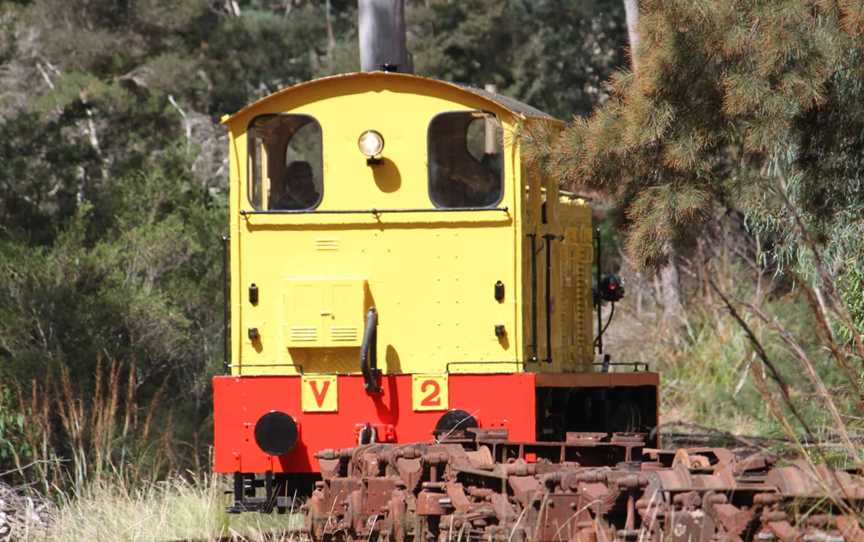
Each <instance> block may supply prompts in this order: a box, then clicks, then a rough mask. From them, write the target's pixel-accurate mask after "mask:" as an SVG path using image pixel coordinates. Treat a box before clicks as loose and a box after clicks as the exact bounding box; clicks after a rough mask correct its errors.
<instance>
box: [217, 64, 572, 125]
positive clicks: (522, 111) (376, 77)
mask: <svg viewBox="0 0 864 542" xmlns="http://www.w3.org/2000/svg"><path fill="white" fill-rule="evenodd" d="M388 78H389V79H395V78H402V79H403V80H405V79H407V80H415V81H420V82H424V83H428V84H429V85H430V87H435V86H441V87H446V88H449V89H451V90H452V89H456V90H459V91H460V92H467V93H471V94H474V95H476V96H480V97H481V98H483V99H485V100H487V101H489V102H491V103H493V104H495V105H497V106H498V107H500V108H502V109H505V110H506V111H508V112H510V113H512V114H513V115H516V116H518V117H523V118H534V119H547V120H557V119H555V117H553V116H552V115H549V114H548V113H545V112H543V111H541V110H539V109H537V108H536V107H533V106H530V105H528V104H526V103H524V102H520V101H519V100H516V99H514V98H510V97H509V96H504V95H503V94H498V93H494V92H489V91H487V90H484V89H481V88H476V87H471V86H468V85H462V84H457V83H450V82H448V81H441V80H440V79H432V78H429V77H422V76H419V75H413V74H407V73H399V72H382V71H374V72H354V73H345V74H339V75H331V76H329V77H322V78H320V79H313V80H311V81H306V82H303V83H299V84H296V85H292V86H290V87H285V88H283V89H281V90H278V91H276V92H274V93H273V94H270V95H269V96H265V97H263V98H261V99H259V100H257V101H255V102H253V103H251V104H249V105H247V106H246V107H244V108H243V109H241V110H239V111H237V112H236V113H234V114H233V115H230V116H226V117H223V118H222V123H223V124H225V123H230V122H231V121H232V120H233V119H235V118H237V117H239V116H241V115H243V114H245V113H247V112H249V111H251V110H254V109H257V108H258V107H260V106H262V105H264V104H265V103H267V102H269V101H270V100H272V99H274V98H276V97H277V96H282V95H285V94H288V93H293V92H295V91H297V90H300V89H305V88H308V87H312V86H317V85H328V86H329V85H334V84H337V85H338V84H339V83H340V82H347V81H355V80H363V79H368V80H369V81H370V83H373V82H374V83H379V84H380V83H381V82H383V81H386V80H387V79H388Z"/></svg>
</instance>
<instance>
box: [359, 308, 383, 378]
mask: <svg viewBox="0 0 864 542" xmlns="http://www.w3.org/2000/svg"><path fill="white" fill-rule="evenodd" d="M377 342H378V311H377V310H375V307H369V311H368V312H367V313H366V330H365V331H364V332H363V343H362V344H361V345H360V372H361V373H363V383H364V384H365V386H366V391H367V392H368V393H381V386H380V385H379V384H378V377H379V376H381V371H379V370H378V349H377V348H376V344H377Z"/></svg>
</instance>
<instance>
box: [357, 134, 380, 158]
mask: <svg viewBox="0 0 864 542" xmlns="http://www.w3.org/2000/svg"><path fill="white" fill-rule="evenodd" d="M357 146H358V147H360V152H362V153H363V154H364V155H365V156H366V158H377V157H378V156H381V153H382V152H383V151H384V137H383V136H382V135H381V134H379V133H378V132H376V131H375V130H366V131H365V132H363V133H362V134H360V138H359V139H357Z"/></svg>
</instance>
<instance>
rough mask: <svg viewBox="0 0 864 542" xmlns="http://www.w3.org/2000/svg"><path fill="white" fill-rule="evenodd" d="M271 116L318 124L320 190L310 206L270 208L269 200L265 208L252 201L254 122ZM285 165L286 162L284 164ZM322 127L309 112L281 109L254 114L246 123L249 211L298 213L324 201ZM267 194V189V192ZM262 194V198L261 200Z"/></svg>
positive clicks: (314, 207) (313, 209) (308, 211)
mask: <svg viewBox="0 0 864 542" xmlns="http://www.w3.org/2000/svg"><path fill="white" fill-rule="evenodd" d="M273 117H305V118H307V119H309V120H311V121H312V122H314V123H315V124H317V125H318V132H319V133H320V134H321V144H320V148H321V152H320V153H319V156H318V158H319V160H320V164H321V191H320V193H319V194H318V201H316V202H315V205H313V206H312V207H307V208H305V209H271V208H270V206H269V202H268V205H267V207H266V208H263V206H262V208H258V207H256V206H255V204H254V203H253V202H252V199H251V198H250V196H251V195H252V175H253V173H254V171H253V166H252V156H253V150H252V149H253V148H254V147H255V137H254V129H255V123H256V122H257V121H258V120H260V119H264V118H273ZM290 141H291V140H290V139H289V140H288V142H289V143H290ZM286 166H287V164H286ZM324 180H325V179H324V128H323V127H322V126H321V123H320V122H319V121H318V119H316V118H315V117H313V116H312V115H310V114H309V113H292V112H289V111H282V112H279V113H262V114H260V115H256V116H254V117H253V118H252V119H251V120H250V121H249V124H247V125H246V203H245V205H248V206H249V207H250V208H251V212H253V213H271V214H298V213H314V212H316V210H317V209H318V207H320V206H321V202H323V201H324V188H325V187H324ZM261 185H262V186H261V190H262V191H263V185H264V182H263V177H262V182H261ZM267 195H268V196H269V191H268V194H267ZM263 196H264V195H263V194H262V200H263Z"/></svg>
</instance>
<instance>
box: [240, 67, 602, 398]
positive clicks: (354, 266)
mask: <svg viewBox="0 0 864 542" xmlns="http://www.w3.org/2000/svg"><path fill="white" fill-rule="evenodd" d="M475 110H477V111H487V112H491V113H494V114H495V115H496V116H497V117H498V118H499V120H500V122H501V123H502V126H503V129H504V148H503V156H504V168H503V172H504V191H503V197H502V200H501V201H500V203H499V204H498V205H497V206H496V207H494V208H492V209H483V210H455V211H441V210H436V209H435V207H434V205H433V204H432V201H431V200H430V196H429V189H428V181H427V179H428V176H427V175H428V173H427V168H428V158H427V130H428V127H429V123H430V121H431V120H432V119H433V118H434V117H435V116H436V115H438V114H440V113H443V112H453V111H475ZM278 113H294V114H296V113H299V114H304V115H309V116H312V117H314V118H315V119H316V120H317V121H318V123H319V124H320V126H321V134H322V140H323V143H322V145H323V147H322V148H323V178H324V181H323V192H322V193H323V197H322V200H321V203H320V205H319V206H318V208H317V209H316V210H315V212H308V213H305V212H304V213H296V214H293V213H274V214H266V213H255V212H253V211H254V210H253V208H252V206H251V205H250V204H249V200H248V194H247V190H248V182H247V181H248V174H249V172H248V160H247V150H248V149H247V141H248V138H247V128H248V126H249V124H250V122H251V121H252V120H253V119H255V118H256V117H257V116H259V115H264V114H278ZM529 121H530V119H525V118H523V117H521V116H520V115H518V114H517V113H514V112H512V111H510V110H508V109H507V108H506V107H504V106H502V105H501V104H498V103H496V102H494V101H491V100H489V99H487V98H484V97H482V96H479V95H476V94H473V93H471V92H468V91H466V90H463V89H460V88H459V87H456V86H454V85H450V84H447V83H442V82H438V81H432V80H428V79H423V78H420V77H414V76H407V75H402V74H383V73H371V74H357V75H355V76H344V77H339V78H334V79H331V80H321V81H318V82H311V83H306V84H303V85H299V86H297V87H294V88H291V89H286V90H284V91H281V92H279V93H277V94H274V95H273V96H270V97H268V98H266V99H264V100H261V101H259V102H258V103H256V104H253V105H252V106H250V107H247V108H246V109H244V110H242V111H241V112H239V113H238V114H236V115H234V116H233V117H231V118H230V119H228V120H227V121H226V124H227V125H228V127H229V129H230V136H231V153H230V159H231V165H230V172H231V276H232V281H231V321H232V372H233V374H243V375H254V374H297V373H303V374H306V375H314V374H344V373H357V372H359V362H358V359H359V349H360V348H359V347H360V342H361V339H362V335H363V328H364V322H365V315H366V311H367V310H368V308H369V307H372V306H374V307H375V308H376V309H377V311H378V315H379V323H378V342H377V351H378V366H379V368H380V369H381V370H382V371H383V372H385V373H420V374H426V375H429V374H436V375H444V374H446V373H448V372H473V373H483V372H512V371H577V370H585V368H586V367H587V365H589V364H590V362H591V361H592V359H593V353H592V346H591V340H592V330H591V314H590V310H591V305H590V303H591V297H590V296H591V288H590V270H591V254H592V251H591V215H590V209H589V208H588V206H587V205H584V204H577V203H570V202H567V203H562V202H559V201H558V197H557V190H555V189H553V188H550V187H546V188H547V190H546V191H542V190H541V186H542V187H545V184H546V183H544V182H540V181H539V179H536V180H534V181H533V182H534V184H535V185H536V186H535V187H534V188H536V190H534V189H532V188H530V187H528V188H526V185H530V184H531V181H528V180H526V179H530V178H531V176H530V175H528V174H526V172H524V171H523V167H522V165H521V161H520V154H519V149H518V140H517V138H516V137H515V136H514V134H515V133H516V129H517V124H518V123H519V122H529ZM370 129H373V130H376V131H378V132H380V133H381V134H382V135H383V137H384V141H385V147H384V150H383V153H382V156H381V160H380V162H379V163H377V164H374V165H370V164H367V161H366V157H365V156H363V155H362V154H361V153H360V152H359V151H358V148H357V138H358V136H359V135H360V134H361V133H362V132H363V131H365V130H370ZM547 192H548V194H547ZM532 194H533V195H534V197H533V198H532V197H531V196H532ZM547 196H548V197H547ZM532 199H533V201H532ZM546 199H548V200H549V202H548V204H547V209H546V212H545V216H546V219H547V220H546V222H545V223H544V222H543V220H542V218H543V213H542V212H541V210H540V206H541V205H542V203H543V200H546ZM528 233H532V234H535V235H538V236H540V237H541V238H542V236H544V235H556V236H558V237H563V240H556V241H551V242H550V244H549V246H550V247H551V250H552V253H551V256H552V261H553V262H554V269H553V271H552V273H551V281H550V284H551V285H552V289H551V290H550V298H551V299H552V302H551V303H550V304H549V311H550V313H551V321H552V348H551V357H552V360H553V361H552V363H544V362H542V361H534V360H532V359H531V356H532V353H531V348H529V346H530V345H529V342H530V340H531V326H532V322H533V320H532V318H533V315H532V311H531V303H530V299H531V288H532V281H531V279H530V276H529V275H530V267H528V266H529V265H530V262H529V260H530V255H529V254H528V250H529V249H528V248H527V244H528V237H527V234H528ZM538 246H539V245H538ZM543 258H545V255H544V256H543ZM542 263H543V264H545V260H543V262H542ZM538 265H539V264H538ZM536 273H537V274H538V275H540V278H541V280H540V281H539V282H538V288H539V292H538V294H537V297H538V298H539V299H540V301H541V308H540V310H538V311H537V312H538V318H539V321H538V322H537V324H538V325H539V326H540V328H539V329H540V330H541V334H542V333H544V331H543V330H545V327H544V326H545V312H546V305H545V304H544V303H545V289H544V288H545V271H544V268H543V267H542V265H540V266H539V268H538V269H537V270H536ZM498 281H500V282H501V283H503V285H504V291H505V295H504V299H503V300H500V301H499V300H497V299H496V298H495V295H494V294H495V289H494V288H495V284H496V282H498ZM252 284H255V285H256V287H257V288H258V292H259V298H258V300H257V303H254V304H253V303H252V302H251V301H250V298H249V295H248V289H249V287H250V285H252ZM496 326H503V329H504V330H505V333H504V335H503V336H500V337H499V336H497V335H496ZM253 329H254V330H255V333H252V330H253ZM541 346H542V345H541ZM544 352H545V351H544ZM444 382H445V383H446V379H445V380H444ZM306 391H307V390H306V389H305V387H304V394H305V393H306ZM310 393H311V392H310ZM304 397H305V395H304ZM444 397H445V398H446V394H445V396H444ZM305 404H306V399H304V405H305ZM304 409H305V406H304Z"/></svg>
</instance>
